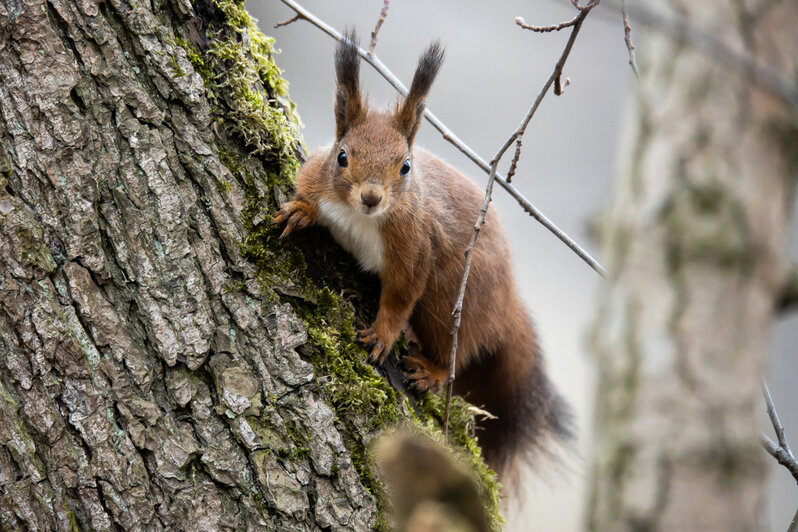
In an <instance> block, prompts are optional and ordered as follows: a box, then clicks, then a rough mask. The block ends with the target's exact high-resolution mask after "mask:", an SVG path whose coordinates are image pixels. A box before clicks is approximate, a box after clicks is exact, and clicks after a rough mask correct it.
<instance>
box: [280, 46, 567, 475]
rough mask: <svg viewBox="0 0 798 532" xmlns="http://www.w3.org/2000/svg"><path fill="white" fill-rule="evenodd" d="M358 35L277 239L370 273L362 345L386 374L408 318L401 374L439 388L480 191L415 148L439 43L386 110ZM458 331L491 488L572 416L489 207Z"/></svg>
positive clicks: (463, 385)
mask: <svg viewBox="0 0 798 532" xmlns="http://www.w3.org/2000/svg"><path fill="white" fill-rule="evenodd" d="M354 43H355V37H354V34H349V35H347V38H346V39H344V40H342V41H341V42H340V44H339V46H338V48H337V50H336V55H335V71H336V78H337V88H336V94H335V121H336V132H335V142H334V143H333V144H332V145H331V146H326V147H323V148H319V149H318V150H316V151H314V152H313V153H312V154H311V155H310V157H309V158H308V160H307V162H306V163H305V164H304V165H303V166H302V167H301V168H300V170H299V174H298V175H297V178H296V194H295V196H294V198H293V200H291V201H289V202H286V203H284V204H283V205H282V206H281V209H280V212H279V213H278V214H277V216H276V217H275V219H274V222H275V223H279V224H283V223H284V224H285V229H284V231H283V233H282V236H283V237H285V236H287V235H289V234H290V233H292V232H294V231H296V230H299V229H302V228H305V227H308V226H310V225H313V224H320V225H322V226H324V227H326V228H327V229H328V230H329V231H330V233H332V236H333V237H334V238H335V240H337V241H338V243H339V244H341V246H343V247H344V248H345V249H346V250H348V251H349V252H350V253H352V255H354V256H355V258H356V259H357V260H358V262H359V263H360V265H361V266H362V268H363V269H365V270H368V271H371V272H375V273H377V274H378V275H379V278H380V284H381V291H380V301H379V310H378V312H377V317H376V319H375V321H374V323H373V324H372V325H371V326H370V327H366V326H365V325H362V326H359V327H358V330H357V338H358V340H359V342H360V343H361V344H362V345H364V346H365V347H366V349H367V351H368V352H369V360H370V361H371V362H372V363H376V364H382V362H383V361H384V360H385V358H386V357H387V356H388V354H389V353H390V352H391V350H392V346H393V344H394V342H395V341H396V339H397V337H398V336H399V334H400V332H401V331H402V329H403V327H404V326H405V324H406V323H407V322H408V321H409V323H410V326H411V327H412V330H413V332H414V333H415V335H416V337H417V338H418V340H419V343H420V345H421V350H420V351H421V353H420V354H413V355H406V356H405V357H404V358H403V365H404V367H405V369H406V370H407V371H408V372H409V375H408V376H409V379H410V380H411V384H412V386H413V387H414V388H416V389H417V390H420V391H424V390H431V391H437V390H439V389H440V387H441V385H442V384H443V383H444V382H445V381H446V380H447V374H448V364H449V351H450V349H451V338H450V331H451V327H452V308H453V307H454V303H455V299H456V296H457V292H458V288H459V283H460V279H461V277H462V275H463V267H464V264H465V256H464V252H465V249H466V246H467V244H468V241H469V238H470V237H471V234H472V232H473V228H474V223H475V221H476V219H477V215H478V214H479V210H480V208H481V204H482V200H483V192H482V190H480V189H479V187H477V185H476V184H475V183H474V182H472V181H471V180H469V179H468V178H466V177H465V176H463V175H462V174H461V173H460V172H458V171H457V170H455V169H454V168H452V167H451V166H449V165H448V164H446V163H445V162H443V161H442V160H441V159H439V158H438V157H436V156H435V155H433V154H431V153H429V152H427V151H425V150H423V149H420V148H417V147H413V139H414V138H415V136H416V132H417V131H418V128H419V125H420V123H421V119H422V117H423V114H424V101H425V98H426V95H427V93H428V91H429V89H430V86H431V85H432V82H433V80H434V79H435V76H436V74H437V73H438V70H439V68H440V66H441V63H442V61H443V49H442V48H441V46H440V45H439V44H438V43H433V44H432V45H430V46H429V47H428V48H427V49H426V50H425V51H424V53H423V54H422V56H421V58H420V60H419V64H418V67H417V69H416V72H415V75H414V76H413V82H412V85H411V86H410V91H409V92H408V94H407V96H406V97H405V98H404V99H401V100H400V101H398V102H397V104H396V106H395V107H394V108H393V109H391V110H375V109H371V108H370V107H369V104H368V102H367V101H366V100H365V99H364V97H363V96H362V95H361V94H360V88H359V70H360V58H359V57H358V50H357V45H356V44H354ZM464 301H465V302H464V306H463V311H462V318H461V325H460V330H459V334H458V346H457V367H456V379H455V387H454V390H455V393H458V394H460V395H462V396H463V397H465V398H466V399H467V400H468V401H469V402H471V403H473V404H475V405H477V406H479V407H481V408H484V409H485V410H487V411H488V412H490V413H491V414H493V415H494V416H496V419H486V420H482V421H481V422H480V423H479V425H478V426H479V428H480V429H482V430H480V431H478V433H477V436H478V440H479V444H480V446H481V447H482V450H483V456H484V458H485V460H486V462H487V463H488V465H489V466H491V468H492V469H494V470H495V471H496V472H497V473H499V475H500V478H501V477H503V476H505V473H506V472H508V471H509V470H510V469H511V468H514V465H515V462H516V460H517V459H518V458H519V457H523V456H528V455H529V454H530V451H534V450H543V449H545V448H546V447H547V446H546V441H547V439H548V436H556V437H560V438H565V437H567V436H569V434H570V431H569V410H568V407H567V405H566V404H565V402H564V401H563V400H562V399H561V398H560V396H559V395H558V394H557V392H556V391H555V390H554V387H553V385H552V384H551V382H550V381H549V379H548V377H547V376H546V373H545V372H544V364H543V358H542V356H541V349H540V345H539V343H538V338H537V334H536V332H535V329H534V327H533V325H532V320H531V319H530V317H529V314H528V313H527V311H526V309H525V308H524V306H523V304H522V303H521V300H520V299H519V297H518V293H517V290H516V286H515V281H514V279H513V273H512V265H511V260H510V249H509V244H508V242H507V237H506V236H505V234H504V231H503V229H502V226H501V224H500V223H499V219H498V217H497V215H496V209H495V208H494V207H492V206H491V207H490V208H489V209H488V211H487V217H486V220H485V225H484V226H483V227H482V229H481V233H480V237H479V239H478V241H477V245H476V248H475V249H474V252H473V262H472V266H471V273H470V276H469V279H468V285H467V288H466V293H465V300H464Z"/></svg>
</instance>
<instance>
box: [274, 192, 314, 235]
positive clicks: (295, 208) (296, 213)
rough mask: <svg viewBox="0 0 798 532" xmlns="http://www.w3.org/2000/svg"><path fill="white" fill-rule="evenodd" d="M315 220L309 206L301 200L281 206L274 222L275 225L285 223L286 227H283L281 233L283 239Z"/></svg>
mask: <svg viewBox="0 0 798 532" xmlns="http://www.w3.org/2000/svg"><path fill="white" fill-rule="evenodd" d="M313 221H314V220H313V218H312V216H311V214H310V212H309V210H308V207H307V206H303V204H302V203H301V202H299V201H289V202H288V203H284V204H283V205H282V207H280V212H278V213H277V214H276V215H275V217H274V219H273V220H272V223H273V224H275V225H279V224H283V223H284V224H285V229H283V233H282V234H281V235H280V238H281V239H282V238H285V237H287V236H288V235H290V234H291V233H293V232H294V231H298V230H300V229H304V228H305V227H307V226H309V225H312V224H313Z"/></svg>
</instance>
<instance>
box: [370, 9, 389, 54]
mask: <svg viewBox="0 0 798 532" xmlns="http://www.w3.org/2000/svg"><path fill="white" fill-rule="evenodd" d="M390 4H391V0H385V1H384V2H383V4H382V10H381V11H380V19H379V20H378V21H377V25H376V26H374V30H373V31H372V32H371V44H369V53H370V54H373V53H374V48H376V47H377V34H378V33H379V32H380V28H381V27H382V23H383V22H385V17H387V16H388V6H389V5H390Z"/></svg>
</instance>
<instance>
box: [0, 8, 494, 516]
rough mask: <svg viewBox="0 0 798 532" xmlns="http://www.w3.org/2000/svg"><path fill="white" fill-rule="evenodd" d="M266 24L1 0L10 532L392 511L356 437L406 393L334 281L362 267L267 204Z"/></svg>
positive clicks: (3, 340)
mask: <svg viewBox="0 0 798 532" xmlns="http://www.w3.org/2000/svg"><path fill="white" fill-rule="evenodd" d="M270 44H271V43H270V41H269V40H268V39H267V38H265V37H264V36H263V35H261V34H260V33H259V32H257V30H256V29H255V28H254V25H253V23H252V21H251V19H250V18H249V17H248V15H246V13H245V12H244V11H243V8H242V7H241V5H240V4H238V3H236V2H233V1H227V0H219V1H216V2H213V3H209V2H207V1H205V0H203V1H197V2H194V3H190V2H188V1H185V0H172V1H163V2H159V1H155V2H153V3H152V4H150V3H149V2H131V3H126V2H124V1H123V0H109V1H108V2H101V1H97V0H80V1H75V2H71V1H66V0H51V1H49V2H48V1H44V0H19V1H9V2H3V3H1V4H0V369H1V374H0V522H2V528H3V529H4V530H70V529H75V528H78V529H92V530H107V529H117V528H123V529H162V528H170V529H182V530H189V529H190V530H222V529H265V530H315V529H332V530H364V529H368V528H372V527H374V526H380V525H384V521H383V520H382V516H381V510H380V507H381V502H380V500H379V493H378V491H379V488H378V486H377V485H376V484H375V483H374V478H373V474H372V473H371V472H370V464H369V463H368V459H367V458H368V453H367V452H366V445H367V443H368V441H369V440H370V438H371V437H372V435H373V434H374V433H375V432H376V431H377V429H379V428H380V427H381V426H382V424H384V423H386V422H389V421H393V422H396V421H399V420H401V419H405V418H408V417H409V415H410V412H409V409H408V405H409V403H408V401H407V400H403V399H401V397H399V396H397V395H396V394H395V393H394V392H393V390H392V389H391V388H390V386H388V385H387V383H386V381H385V380H384V379H382V378H381V377H379V376H378V375H376V373H375V372H374V371H373V370H372V369H371V368H370V367H368V366H367V365H366V364H364V363H363V361H362V360H363V353H362V351H359V350H357V348H356V347H355V346H354V343H353V335H352V331H351V321H352V317H353V311H352V304H351V303H350V302H349V301H348V300H347V299H346V298H343V297H339V293H340V292H342V291H344V290H349V291H350V293H352V290H353V287H354V288H356V289H357V291H358V292H360V293H363V294H366V296H362V297H363V299H364V300H366V301H369V300H370V299H369V297H368V294H369V290H371V291H372V296H373V290H374V284H373V280H372V281H368V280H365V281H364V280H362V279H360V278H359V277H358V275H357V273H356V269H354V268H352V267H351V262H350V261H349V259H348V258H346V257H345V256H343V255H341V254H340V252H339V251H336V249H333V248H331V247H330V244H328V243H326V242H327V241H329V239H328V238H327V239H325V238H324V237H323V236H320V235H318V234H316V235H315V236H314V235H313V234H311V235H310V236H308V237H306V238H305V240H304V241H301V242H300V245H301V246H303V247H304V248H305V251H306V252H307V254H309V255H311V256H313V255H314V254H315V255H316V256H315V259H314V258H313V257H311V259H309V260H308V261H307V262H305V259H304V257H303V255H302V254H301V253H299V252H298V251H297V248H295V247H293V246H291V245H283V244H280V243H279V242H278V241H277V240H276V234H277V232H275V231H273V230H272V228H271V227H270V225H269V220H270V212H272V211H273V208H274V205H275V204H276V202H277V201H278V199H279V198H280V197H282V195H283V194H285V192H286V190H287V188H288V187H290V177H291V176H292V174H293V172H294V171H295V169H296V167H297V160H296V156H297V155H298V153H299V152H298V149H297V147H296V146H297V138H298V136H297V133H296V125H295V123H294V122H293V113H292V111H291V104H290V102H288V101H287V100H285V99H284V96H285V95H284V83H283V81H282V79H281V78H280V74H279V70H277V69H276V67H275V66H274V64H273V62H272V59H271V48H270ZM325 250H326V251H329V255H324V256H323V257H322V256H320V255H319V254H320V253H322V252H323V251H325ZM325 261H326V262H325ZM336 261H338V262H336ZM339 262H340V264H339ZM330 271H334V272H335V276H334V277H335V278H330V274H329V272H330ZM325 276H327V277H325ZM314 278H315V279H316V280H319V279H322V278H323V279H322V280H323V281H324V284H325V285H327V286H331V287H333V288H332V289H330V288H323V289H320V288H319V287H318V286H317V285H316V284H313V281H312V279H314ZM350 299H351V298H350ZM360 306H363V305H360ZM365 307H368V305H365ZM366 312H367V310H366ZM300 314H302V315H300ZM346 379H350V380H349V381H347V380H346ZM424 402H426V403H434V402H435V401H434V400H431V399H424ZM433 410H434V406H433V407H430V409H429V411H430V412H432V411H433ZM420 416H421V419H422V420H423V421H424V422H425V423H428V424H431V425H430V426H432V425H433V424H434V416H433V415H430V417H424V416H423V415H420ZM464 424H465V422H463V425H462V427H464V426H465V425H464ZM463 430H465V429H463ZM464 434H465V433H464V432H462V433H461V436H462V438H460V437H458V439H462V441H465V440H464V438H465V436H464ZM483 468H484V466H483ZM486 478H487V477H486ZM489 496H490V497H493V498H494V499H495V497H496V492H495V490H494V491H492V492H490V493H489ZM494 503H495V500H494Z"/></svg>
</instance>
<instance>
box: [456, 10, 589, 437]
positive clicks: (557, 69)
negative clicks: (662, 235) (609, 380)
mask: <svg viewBox="0 0 798 532" xmlns="http://www.w3.org/2000/svg"><path fill="white" fill-rule="evenodd" d="M598 3H599V2H598V0H591V2H590V3H589V4H587V5H586V6H585V7H584V8H582V9H581V10H580V12H579V14H578V15H577V16H576V19H577V20H576V22H575V23H574V25H573V30H571V36H570V37H569V38H568V42H567V43H566V44H565V48H564V49H563V51H562V54H561V55H560V59H559V60H558V61H557V64H556V65H554V70H553V71H552V73H551V75H550V76H549V79H547V80H546V83H544V84H543V88H541V89H540V92H539V93H538V95H537V97H536V98H535V101H534V102H533V103H532V106H531V107H530V108H529V110H528V111H527V113H526V115H524V118H523V120H521V123H520V124H519V126H518V127H517V128H516V130H515V131H514V132H513V134H512V135H510V137H509V138H508V139H507V140H506V141H505V142H504V144H503V145H502V147H501V148H499V151H498V152H496V155H495V156H494V157H493V160H492V161H491V165H490V174H489V175H488V184H487V186H486V187H485V198H484V200H483V201H482V208H481V209H480V211H479V216H478V217H477V221H476V223H475V224H474V231H473V233H472V234H471V240H470V242H469V243H468V247H467V248H466V252H465V258H466V260H465V267H464V268H463V277H462V278H461V279H460V288H459V290H458V292H457V300H456V302H455V305H454V309H453V310H452V316H453V318H454V320H453V324H452V331H451V337H452V344H451V351H450V352H449V382H448V384H447V387H446V409H445V411H444V417H443V434H444V437H446V435H447V434H448V428H449V405H450V403H451V400H452V391H453V389H454V380H455V367H456V366H457V333H458V331H459V329H460V317H461V315H462V312H463V298H464V297H465V289H466V285H467V283H468V275H469V273H470V272H471V260H472V258H473V256H474V246H475V245H476V243H477V238H478V237H479V231H480V229H481V228H482V225H483V224H484V223H485V216H486V215H487V212H488V206H489V205H490V202H491V199H492V196H493V184H494V183H495V182H496V168H497V167H498V165H499V161H501V159H502V157H503V156H504V154H505V153H506V152H507V150H508V149H509V148H510V146H511V145H512V144H513V142H516V154H515V156H514V157H513V160H512V162H511V163H510V170H509V171H508V173H507V175H508V176H509V177H510V178H512V175H513V174H514V173H515V167H516V165H517V164H518V158H519V157H520V149H521V144H520V141H521V138H522V137H523V136H524V133H525V132H526V128H527V126H528V125H529V122H530V121H531V120H532V117H533V116H535V112H536V111H537V110H538V107H540V102H542V101H543V98H544V97H545V96H546V93H548V92H549V89H550V88H551V86H552V84H554V83H555V82H557V81H558V80H559V79H560V76H561V75H562V69H563V66H565V62H566V61H567V60H568V56H569V55H570V53H571V49H572V48H573V46H574V42H575V41H576V36H577V35H578V34H579V30H580V28H581V27H582V22H584V20H585V17H587V15H588V13H590V10H591V9H592V8H593V7H595V6H597V5H598Z"/></svg>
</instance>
